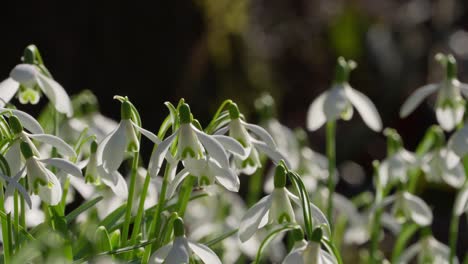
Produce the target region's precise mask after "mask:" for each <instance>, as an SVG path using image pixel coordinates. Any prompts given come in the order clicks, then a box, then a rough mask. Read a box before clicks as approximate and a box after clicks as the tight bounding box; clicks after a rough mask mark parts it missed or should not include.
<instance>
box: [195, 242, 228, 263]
mask: <svg viewBox="0 0 468 264" xmlns="http://www.w3.org/2000/svg"><path fill="white" fill-rule="evenodd" d="M188 246H189V247H190V249H191V250H192V251H193V252H194V253H195V255H197V256H198V257H199V258H200V259H201V260H202V261H203V262H204V263H205V264H221V260H220V259H219V258H218V256H217V255H216V254H215V253H214V252H213V251H212V250H211V249H210V248H209V247H207V246H205V245H203V244H198V243H193V242H190V241H188Z"/></svg>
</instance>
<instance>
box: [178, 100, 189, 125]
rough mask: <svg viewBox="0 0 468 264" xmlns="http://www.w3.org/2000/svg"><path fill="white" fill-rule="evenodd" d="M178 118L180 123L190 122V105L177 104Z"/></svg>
mask: <svg viewBox="0 0 468 264" xmlns="http://www.w3.org/2000/svg"><path fill="white" fill-rule="evenodd" d="M179 118H180V123H181V124H188V123H191V122H192V113H191V112H190V106H189V105H188V104H186V103H183V104H181V105H180V106H179Z"/></svg>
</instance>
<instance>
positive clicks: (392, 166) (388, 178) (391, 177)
mask: <svg viewBox="0 0 468 264" xmlns="http://www.w3.org/2000/svg"><path fill="white" fill-rule="evenodd" d="M418 164H419V163H418V159H417V158H416V156H415V155H414V154H413V153H411V152H409V151H407V150H406V149H404V148H403V147H400V149H399V150H397V151H396V152H395V153H394V154H392V155H391V156H390V157H387V158H386V159H385V160H383V161H382V163H381V164H380V166H379V175H378V176H379V184H380V186H387V184H393V183H395V182H402V183H405V182H407V181H408V170H409V169H410V168H412V167H416V166H417V165H418Z"/></svg>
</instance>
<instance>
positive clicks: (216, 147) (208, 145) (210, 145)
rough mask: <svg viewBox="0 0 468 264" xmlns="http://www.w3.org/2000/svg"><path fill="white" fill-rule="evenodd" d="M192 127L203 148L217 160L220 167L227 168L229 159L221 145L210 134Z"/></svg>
mask: <svg viewBox="0 0 468 264" xmlns="http://www.w3.org/2000/svg"><path fill="white" fill-rule="evenodd" d="M192 129H193V130H194V131H195V133H196V134H197V137H198V140H200V142H201V143H202V144H203V147H205V149H206V150H207V151H208V153H209V154H210V157H212V158H213V159H215V160H216V161H217V162H219V165H221V167H223V168H228V167H229V160H228V157H227V154H226V151H224V149H223V146H222V145H221V144H220V143H219V142H218V141H216V139H214V138H213V137H212V136H210V135H207V134H206V133H204V132H202V131H200V130H198V129H196V128H195V127H194V126H193V125H192Z"/></svg>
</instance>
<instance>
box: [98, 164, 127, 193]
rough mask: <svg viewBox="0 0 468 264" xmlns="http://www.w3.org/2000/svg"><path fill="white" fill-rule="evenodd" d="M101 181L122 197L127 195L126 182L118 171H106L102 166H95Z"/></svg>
mask: <svg viewBox="0 0 468 264" xmlns="http://www.w3.org/2000/svg"><path fill="white" fill-rule="evenodd" d="M97 169H98V172H99V175H100V176H101V181H102V182H103V183H104V184H105V185H107V186H109V187H110V188H111V189H112V191H113V192H114V193H115V194H116V195H117V196H118V197H119V198H122V199H127V197H128V187H127V182H126V181H125V179H124V177H123V176H122V175H121V174H120V173H119V172H118V171H112V172H107V171H106V170H105V169H104V168H103V167H102V166H98V167H97Z"/></svg>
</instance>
